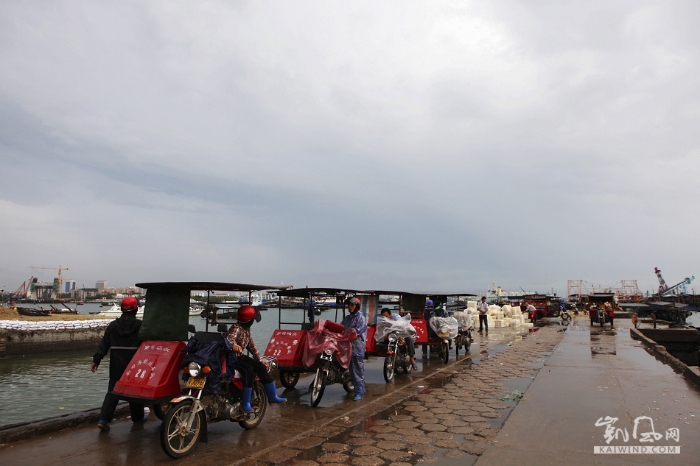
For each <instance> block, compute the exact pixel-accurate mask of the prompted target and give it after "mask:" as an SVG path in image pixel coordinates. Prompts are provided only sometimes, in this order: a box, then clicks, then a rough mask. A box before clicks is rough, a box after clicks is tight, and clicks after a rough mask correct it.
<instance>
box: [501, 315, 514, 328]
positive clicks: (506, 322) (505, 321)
mask: <svg viewBox="0 0 700 466" xmlns="http://www.w3.org/2000/svg"><path fill="white" fill-rule="evenodd" d="M512 321H513V319H511V318H510V317H504V318H503V326H504V327H510V323H511V322H512Z"/></svg>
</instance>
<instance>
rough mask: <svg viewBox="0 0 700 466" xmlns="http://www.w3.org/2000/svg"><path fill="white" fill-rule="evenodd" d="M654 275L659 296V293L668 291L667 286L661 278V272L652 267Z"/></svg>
mask: <svg viewBox="0 0 700 466" xmlns="http://www.w3.org/2000/svg"><path fill="white" fill-rule="evenodd" d="M654 273H656V278H658V279H659V295H661V293H663V292H664V291H666V290H668V285H667V284H666V281H665V280H664V277H662V276H661V270H659V268H658V267H654Z"/></svg>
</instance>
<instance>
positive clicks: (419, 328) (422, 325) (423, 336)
mask: <svg viewBox="0 0 700 466" xmlns="http://www.w3.org/2000/svg"><path fill="white" fill-rule="evenodd" d="M411 325H413V327H414V328H415V329H416V343H428V323H427V322H426V321H425V320H423V319H411Z"/></svg>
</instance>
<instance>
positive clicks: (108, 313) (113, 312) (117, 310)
mask: <svg viewBox="0 0 700 466" xmlns="http://www.w3.org/2000/svg"><path fill="white" fill-rule="evenodd" d="M143 308H144V306H141V305H140V306H139V310H138V311H136V317H138V318H139V319H142V318H143ZM96 315H98V316H100V317H114V318H115V319H116V318H117V317H120V316H121V315H122V308H121V306H120V305H119V304H114V305H112V307H109V308H107V309H104V310H101V311H100V312H98V313H97V314H96Z"/></svg>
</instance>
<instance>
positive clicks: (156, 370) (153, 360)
mask: <svg viewBox="0 0 700 466" xmlns="http://www.w3.org/2000/svg"><path fill="white" fill-rule="evenodd" d="M184 347H185V344H184V343H182V342H180V341H157V340H149V341H144V342H142V343H141V346H140V347H139V349H138V351H136V354H135V355H134V357H133V358H131V362H130V363H129V366H128V367H127V368H126V370H125V371H124V374H122V377H121V378H120V379H119V381H118V382H117V384H116V385H115V386H114V393H117V394H120V395H125V396H132V397H139V398H150V399H154V400H155V399H158V398H165V397H174V396H178V395H179V394H180V380H179V372H180V369H181V367H182V360H183V359H184V357H185V355H184V354H180V351H181V350H182V349H183V348H184Z"/></svg>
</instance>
